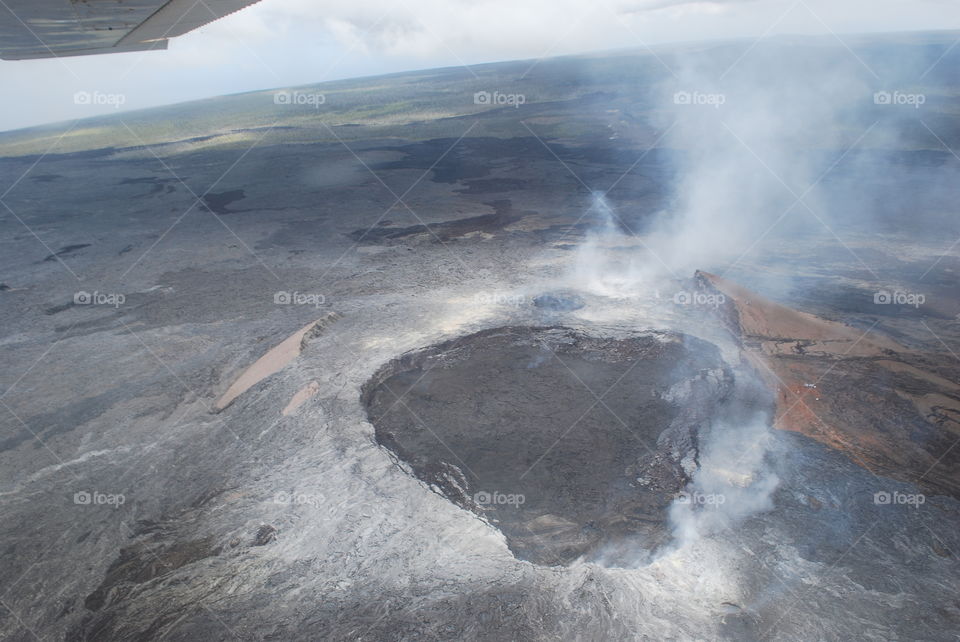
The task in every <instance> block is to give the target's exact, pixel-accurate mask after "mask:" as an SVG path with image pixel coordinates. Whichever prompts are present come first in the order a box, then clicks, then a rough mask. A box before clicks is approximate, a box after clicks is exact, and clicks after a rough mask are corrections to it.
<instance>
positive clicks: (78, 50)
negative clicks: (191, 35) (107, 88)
mask: <svg viewBox="0 0 960 642" xmlns="http://www.w3.org/2000/svg"><path fill="white" fill-rule="evenodd" d="M259 1H260V0H0V58H2V59H3V60H29V59H33V58H57V57H64V56H86V55H91V54H103V53H116V52H122V51H147V50H151V49H166V48H167V40H168V39H169V38H173V37H175V36H180V35H183V34H185V33H187V32H188V31H193V30H194V29H197V28H199V27H202V26H203V25H205V24H208V23H210V22H213V21H214V20H217V19H219V18H222V17H223V16H226V15H228V14H231V13H233V12H235V11H238V10H240V9H243V8H244V7H248V6H250V5H252V4H256V3H257V2H259Z"/></svg>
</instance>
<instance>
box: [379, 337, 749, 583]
mask: <svg viewBox="0 0 960 642" xmlns="http://www.w3.org/2000/svg"><path fill="white" fill-rule="evenodd" d="M730 379H731V378H730V375H729V373H728V372H727V371H726V370H725V369H724V368H723V364H722V361H721V359H720V356H719V354H718V351H717V350H716V348H715V347H714V346H712V345H710V344H708V343H705V342H703V341H700V340H698V339H693V338H691V337H687V336H684V335H677V334H669V333H657V334H646V335H641V336H636V337H629V338H599V337H591V336H586V335H584V334H581V333H579V332H576V331H574V330H571V329H566V328H526V327H508V328H499V329H494V330H487V331H484V332H480V333H477V334H472V335H469V336H465V337H462V338H458V339H455V340H452V341H449V342H446V343H442V344H439V345H436V346H432V347H429V348H426V349H423V350H421V351H418V352H415V353H410V354H407V355H404V356H403V357H401V358H399V359H397V360H395V361H392V362H390V363H388V364H387V365H386V366H384V367H383V368H382V369H381V370H380V372H379V373H378V374H377V375H376V376H375V377H374V378H373V379H372V380H371V381H370V382H369V383H368V384H367V385H366V387H365V390H364V402H365V405H366V407H367V409H368V412H369V416H370V419H371V422H372V423H373V425H374V427H375V430H376V438H377V441H378V442H379V443H380V444H381V445H383V446H385V447H387V448H388V449H390V450H391V451H392V452H393V453H394V454H396V455H397V457H399V458H400V459H401V460H402V461H404V462H406V464H407V465H408V466H409V469H411V470H412V471H413V473H414V474H415V475H416V476H417V477H418V478H419V479H420V480H422V481H424V482H425V483H427V484H429V485H430V486H431V487H433V488H434V489H436V490H438V491H439V492H441V493H442V494H443V495H444V496H445V497H447V499H449V500H450V501H452V502H454V503H456V504H457V505H459V506H461V507H463V508H465V509H467V510H470V511H473V512H474V513H476V514H477V515H481V516H483V517H484V518H485V519H487V520H488V521H489V522H490V523H492V524H494V525H495V526H497V527H498V528H499V529H500V530H501V532H502V533H503V534H504V535H505V536H506V538H507V543H508V545H509V546H510V549H511V550H512V551H513V553H514V555H516V556H517V557H518V558H521V559H525V560H529V561H533V562H537V563H540V564H547V565H558V564H567V563H570V562H571V561H573V560H575V559H577V558H579V557H581V556H585V557H587V558H593V559H598V560H604V561H612V562H614V563H615V562H616V561H617V559H618V556H619V553H618V551H619V548H620V546H621V545H622V544H623V543H625V542H626V541H628V540H629V541H631V542H632V543H633V544H637V543H639V544H640V545H641V550H643V551H647V552H649V551H651V550H653V549H655V548H656V547H657V546H659V545H660V544H662V543H664V542H665V541H666V540H667V539H668V537H669V534H668V532H667V530H666V524H665V522H666V513H665V511H666V508H667V506H668V505H669V503H670V501H671V500H672V499H673V497H674V496H675V494H676V493H677V492H678V491H679V490H681V489H682V488H683V486H684V484H685V483H686V482H687V473H686V470H689V467H690V465H691V464H692V462H693V461H695V458H696V454H697V435H698V430H699V428H700V426H701V425H702V424H703V423H704V422H705V421H706V420H707V419H708V417H709V414H710V409H711V408H713V407H714V406H715V404H716V403H717V401H718V399H719V398H720V397H721V396H722V395H723V393H724V391H725V390H726V389H727V388H728V386H729V385H730V383H731V381H730ZM685 460H686V461H685ZM685 463H686V466H685V465H684V464H685Z"/></svg>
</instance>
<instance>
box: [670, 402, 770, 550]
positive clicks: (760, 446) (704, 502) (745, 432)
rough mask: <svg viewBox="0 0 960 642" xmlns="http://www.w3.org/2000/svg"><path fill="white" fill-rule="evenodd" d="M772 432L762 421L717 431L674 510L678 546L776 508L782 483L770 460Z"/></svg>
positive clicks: (723, 426)
mask: <svg viewBox="0 0 960 642" xmlns="http://www.w3.org/2000/svg"><path fill="white" fill-rule="evenodd" d="M770 439H771V428H770V427H769V426H768V424H767V420H766V417H765V416H764V415H760V414H758V415H755V416H754V417H752V418H750V419H749V420H748V421H746V422H745V423H742V424H738V423H729V422H727V421H722V422H719V423H717V424H716V425H714V426H713V427H712V428H711V430H710V432H709V433H708V435H707V438H706V444H705V446H704V448H703V449H702V451H701V454H700V468H699V469H698V470H697V471H696V472H695V473H694V474H693V479H692V481H691V482H690V484H689V485H688V487H687V490H686V492H684V493H683V494H682V495H681V496H680V497H679V498H678V499H676V500H674V502H673V504H672V505H671V506H670V523H671V526H672V528H673V535H674V540H675V541H674V544H675V546H676V547H678V548H682V547H684V546H686V545H688V544H691V543H693V542H695V541H696V540H698V539H699V538H701V537H704V536H708V535H712V534H715V533H718V532H722V531H725V530H728V529H731V528H733V527H734V526H735V525H736V524H737V523H738V522H740V521H741V520H743V519H744V518H747V517H750V516H751V515H754V514H757V513H760V512H762V511H766V510H770V509H771V508H773V499H772V495H773V492H774V490H776V487H777V484H778V483H779V479H778V477H777V475H776V474H774V473H773V472H771V471H770V470H769V469H768V466H767V463H766V461H765V460H766V457H767V453H768V450H769V445H770Z"/></svg>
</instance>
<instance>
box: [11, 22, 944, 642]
mask: <svg viewBox="0 0 960 642" xmlns="http://www.w3.org/2000/svg"><path fill="white" fill-rule="evenodd" d="M953 40H955V37H951V36H950V35H922V36H920V35H918V36H911V37H906V36H903V37H897V38H890V39H887V40H884V39H874V40H857V41H856V42H855V43H854V46H855V50H856V53H857V54H858V58H859V60H860V62H858V61H857V60H856V59H852V58H850V56H849V53H850V52H848V51H846V50H845V49H844V48H842V47H839V46H835V45H830V46H826V45H824V44H823V43H819V42H813V43H810V42H792V41H791V42H778V43H774V44H770V45H763V46H761V47H760V48H759V51H760V53H761V54H764V55H758V56H754V55H751V56H749V57H748V59H747V61H745V62H744V63H743V64H742V66H740V64H739V63H738V65H737V66H736V67H735V71H734V72H732V73H730V74H729V75H728V76H727V78H728V80H727V81H726V82H727V83H728V84H727V85H723V86H722V87H720V86H719V85H718V88H711V87H706V86H703V85H697V84H696V83H698V82H701V81H703V82H705V81H704V80H703V79H704V78H707V77H708V76H710V74H709V73H708V72H709V71H710V69H711V68H712V67H711V66H718V65H719V67H720V68H721V69H723V68H726V66H727V64H730V63H734V62H735V61H737V60H738V59H739V57H740V55H741V53H743V51H744V49H745V48H746V47H747V46H748V45H746V44H742V45H740V44H738V45H716V46H711V47H706V48H705V49H704V50H703V51H683V50H671V51H663V52H659V54H660V55H658V56H653V55H651V54H648V53H640V54H638V53H630V52H625V53H621V54H610V55H605V56H591V57H580V58H565V59H555V60H546V61H542V62H540V63H539V64H538V65H536V66H535V67H534V68H533V69H532V70H531V69H530V65H529V63H516V64H514V63H504V64H498V65H489V66H484V67H475V68H474V71H475V73H476V74H477V77H476V78H475V77H473V76H472V75H470V74H469V73H467V71H465V70H437V71H432V72H421V73H417V74H401V75H395V76H389V77H385V78H380V79H374V80H358V81H343V82H338V83H329V84H326V85H323V86H318V87H309V88H300V89H298V90H297V91H301V92H322V93H323V94H324V96H325V99H326V100H325V101H324V103H323V107H322V109H316V108H313V107H309V106H303V105H300V106H298V105H297V104H295V101H294V104H284V103H283V102H282V101H280V102H277V101H275V100H274V96H273V94H272V93H270V92H262V93H257V94H246V95H240V96H233V97H226V98H222V99H217V100H215V101H205V102H201V103H192V104H187V105H180V106H176V107H171V108H164V109H159V110H151V111H147V112H137V113H134V114H128V115H123V116H117V117H113V118H103V119H96V120H91V121H82V122H77V123H70V124H65V125H62V126H51V127H45V128H35V129H32V130H24V131H21V132H12V133H8V134H3V135H0V175H2V177H3V183H2V186H0V189H2V190H3V191H2V192H0V193H2V194H3V196H2V198H0V200H2V203H3V205H4V207H3V208H2V216H3V218H2V229H3V235H2V243H3V250H4V251H3V253H2V254H0V282H2V287H0V301H2V306H0V328H2V337H0V341H2V344H3V348H4V350H3V354H4V366H5V367H4V368H2V369H0V385H2V391H0V404H2V406H3V408H0V416H2V420H0V426H2V433H0V468H2V471H3V474H2V476H0V516H2V520H0V559H2V563H0V579H2V582H0V636H2V637H3V638H4V639H11V640H30V639H51V640H53V639H66V640H154V639H166V640H196V639H209V640H232V639H257V640H261V639H262V640H319V639H330V640H414V639H416V640H451V639H464V640H509V639H516V640H527V639H530V640H546V639H565V640H566V639H569V640H600V639H651V640H652V639H656V640H661V639H676V640H694V639H696V640H700V639H729V640H850V639H869V640H890V639H900V640H955V639H957V635H958V632H960V601H958V598H957V596H958V595H960V563H958V558H957V556H958V555H960V535H958V533H960V528H958V527H960V504H958V501H957V495H956V492H955V489H956V488H957V482H958V480H957V477H956V466H957V453H956V448H955V447H954V446H955V444H956V439H957V438H958V437H960V429H958V425H960V424H958V414H957V411H956V408H957V407H958V404H960V392H958V391H957V382H958V381H960V359H958V358H957V353H958V352H960V323H958V321H957V317H956V315H957V314H958V313H960V289H958V288H957V271H958V270H960V260H958V258H957V250H956V245H955V244H953V243H954V240H955V239H957V238H958V237H960V225H958V220H960V219H958V218H957V216H956V212H957V210H956V207H957V206H956V203H957V202H960V193H958V191H960V187H958V186H960V182H958V181H957V180H956V178H957V175H958V169H960V158H958V157H957V156H956V155H955V154H954V153H952V152H951V151H950V149H960V128H958V127H957V120H956V113H955V105H954V102H953V98H952V97H953V96H955V93H956V90H957V88H958V87H960V79H958V78H957V72H956V69H957V68H958V66H957V63H958V62H960V58H958V56H960V50H957V49H952V48H951V47H950V44H951V42H953ZM891 51H895V52H897V54H898V55H897V56H896V57H895V60H893V59H892V58H891V56H890V52H891ZM908 59H909V60H910V61H911V63H910V65H907V64H906V63H905V62H904V60H908ZM757 61H762V62H757ZM798 61H803V62H802V64H801V63H800V62H798ZM861 62H862V63H863V64H866V65H869V66H870V67H871V68H875V69H876V70H877V71H878V73H879V74H880V75H882V76H884V78H885V79H888V80H889V83H906V80H905V79H908V78H909V79H912V82H913V83H914V84H913V85H911V86H909V87H908V86H907V85H905V84H898V85H896V86H897V87H903V88H902V89H898V90H897V91H908V90H909V91H913V92H922V93H923V95H924V96H925V97H926V100H925V102H924V104H923V106H922V109H916V108H914V106H912V105H898V104H895V103H894V104H887V103H884V102H883V101H882V100H881V101H880V102H877V101H876V100H875V98H874V93H875V92H882V91H887V90H888V89H890V90H892V89H893V87H894V84H889V85H887V86H880V85H877V83H876V81H875V80H874V79H872V77H871V76H870V74H867V73H866V71H865V70H864V69H862V68H860V67H861V64H860V63H861ZM725 63H726V64H725ZM818 64H822V65H824V68H830V69H835V70H837V69H839V71H838V72H837V73H838V75H839V77H843V78H844V80H845V81H847V82H845V83H843V87H844V91H845V92H847V93H845V94H844V97H845V98H844V100H842V101H840V102H839V104H838V105H836V106H834V107H833V108H831V109H830V110H829V113H826V111H827V110H826V109H825V108H824V109H820V108H815V107H816V105H819V104H821V103H823V101H824V100H825V99H824V96H823V95H820V96H817V95H812V96H807V98H802V96H803V95H804V94H802V92H799V91H798V90H797V88H796V87H795V86H794V85H792V84H791V85H786V86H780V85H778V84H777V82H776V79H777V77H776V76H775V75H770V76H769V78H767V81H768V82H767V83H766V85H765V86H768V88H769V91H771V92H773V94H761V95H760V98H769V97H770V96H771V95H774V94H776V92H777V91H781V94H779V95H780V97H781V98H782V100H783V102H781V103H777V104H776V105H773V106H771V105H770V104H763V105H761V106H762V109H761V107H758V106H757V105H758V104H759V103H761V102H763V101H758V100H750V99H751V98H757V97H756V96H755V95H753V94H751V93H750V92H748V91H746V89H745V87H746V86H747V79H748V78H756V77H758V74H760V76H759V77H764V76H762V73H763V72H770V73H771V74H772V70H775V69H776V68H777V66H778V65H779V66H781V67H782V68H784V69H792V70H796V69H798V68H802V69H808V68H813V69H815V70H816V69H819V68H818V67H817V65H818ZM751 65H752V67H751ZM931 65H933V66H931ZM665 66H666V68H665ZM731 68H732V67H731ZM915 68H916V69H920V70H921V71H922V70H923V69H927V68H929V69H930V70H931V71H929V72H928V73H926V74H924V75H923V78H922V80H918V78H919V76H920V74H919V73H913V70H914V69H915ZM670 69H675V70H676V73H675V74H671V73H668V71H669V70H670ZM741 70H742V71H741ZM748 70H750V71H749V72H748ZM527 72H529V73H527ZM738 74H741V75H740V76H738ZM751 74H752V75H751ZM843 74H846V75H843ZM678 78H679V79H680V82H679V84H678V82H676V80H677V79H678ZM801 78H802V76H801ZM800 84H803V83H800ZM811 86H812V85H811V84H809V83H807V84H806V85H805V87H806V89H807V90H808V91H809V90H810V87H811ZM714 89H716V92H720V93H711V92H712V91H714ZM721 89H724V90H725V91H727V92H728V93H722V92H721ZM495 91H497V92H502V93H514V94H515V93H520V94H523V95H524V96H525V101H524V102H523V104H522V105H520V106H519V107H514V106H512V105H498V104H497V103H496V102H495V101H493V102H489V101H488V102H484V101H479V102H477V101H475V98H474V96H475V94H476V93H477V92H495ZM697 92H701V94H702V95H708V96H709V95H714V96H715V98H714V99H713V100H712V102H711V101H709V100H708V101H705V102H703V104H699V103H698V100H699V98H697ZM704 92H705V93H704ZM813 93H815V92H813ZM717 95H723V96H724V102H723V104H722V105H717V104H716V103H717V102H718V100H717V99H716V96H717ZM894 95H895V94H892V93H891V96H894ZM685 97H686V98H685ZM891 100H893V99H891ZM738 101H739V102H738ZM314 102H316V101H314ZM775 107H778V108H779V111H777V110H776V109H775ZM758 113H763V114H769V113H779V114H781V116H782V118H783V120H780V119H778V118H773V117H770V118H768V119H767V121H764V120H763V119H761V118H758V116H757V114H758ZM788 122H792V123H793V125H792V126H789V127H788V125H787V124H786V123H788ZM790 127H792V128H790ZM893 134H896V135H893ZM721 135H722V136H723V137H725V138H723V139H721V138H720V136H721ZM732 150H737V151H736V152H734V151H732ZM797 167H803V168H804V172H797V171H793V170H794V169H795V168H797ZM707 188H710V189H707ZM805 190H806V191H805ZM791 203H792V204H791ZM671 222H672V223H674V224H671ZM744 239H747V241H746V242H744ZM951 244H953V245H951ZM695 269H703V270H706V271H709V272H712V273H716V274H718V275H721V276H723V277H724V278H725V279H728V280H730V281H731V282H736V283H738V284H739V286H742V287H743V288H745V289H746V290H745V291H746V292H748V293H749V292H756V293H757V294H756V297H757V298H756V299H753V298H752V296H753V295H751V294H744V293H743V292H741V291H740V290H737V293H736V294H732V292H733V290H731V289H729V288H727V289H724V288H723V287H720V286H717V288H718V289H714V288H712V287H711V286H710V285H709V284H707V283H705V282H704V280H703V279H702V278H700V279H697V278H694V270H695ZM919 295H922V298H923V300H922V301H920V298H919ZM761 298H762V299H763V301H764V302H763V303H762V304H761ZM767 301H773V302H776V303H777V304H780V305H782V306H789V307H790V308H793V309H795V310H799V311H801V312H800V313H798V314H800V315H801V316H791V314H792V313H787V312H784V311H783V310H782V309H781V308H776V307H774V305H773V304H771V303H767ZM734 303H735V305H733V304H734ZM804 314H805V315H808V316H802V315H804ZM838 328H843V329H844V330H843V331H842V332H841V331H840V330H838ZM848 332H853V333H854V334H853V335H852V336H851V335H849V334H848ZM867 347H869V350H867V349H866V348H867ZM807 374H809V375H810V376H809V377H808V378H809V379H812V380H808V379H807V378H804V376H806V375H807ZM790 376H793V377H795V380H794V379H790V378H789V377H790ZM778 377H779V379H778ZM884 392H889V394H888V395H884V394H883V393H884ZM817 404H822V405H817ZM797 409H800V410H804V413H805V414H803V416H802V417H800V418H799V419H797V420H796V421H795V422H792V420H793V418H794V414H792V413H794V412H795V411H796V410H797ZM806 411H809V413H806ZM821 418H823V419H821ZM821 424H823V425H821ZM898 453H899V454H902V457H899V456H898Z"/></svg>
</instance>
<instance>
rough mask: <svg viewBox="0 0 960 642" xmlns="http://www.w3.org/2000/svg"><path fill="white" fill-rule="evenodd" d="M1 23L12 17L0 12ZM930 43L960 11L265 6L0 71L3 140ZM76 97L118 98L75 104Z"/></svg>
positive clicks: (875, 5)
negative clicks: (892, 42)
mask: <svg viewBox="0 0 960 642" xmlns="http://www.w3.org/2000/svg"><path fill="white" fill-rule="evenodd" d="M0 4H5V3H2V0H0ZM2 19H12V18H10V17H9V14H8V13H7V12H5V11H0V20H2ZM926 30H960V2H957V0H709V1H695V0H369V1H366V0H354V1H352V2H345V1H343V0H340V1H337V2H330V1H327V0H262V1H261V2H260V3H259V4H257V5H254V6H252V7H249V8H247V9H244V10H242V11H240V12H238V13H236V14H233V15H231V16H228V17H226V18H224V19H222V20H219V21H217V22H215V23H212V24H210V25H208V26H206V27H204V28H202V29H199V30H197V31H194V32H191V33H189V34H186V35H184V36H181V37H179V38H175V39H173V40H171V41H170V47H169V49H168V50H166V51H153V52H135V53H123V54H110V55H102V56H86V57H77V58H60V59H51V60H32V61H17V62H9V61H0V82H2V85H0V86H2V87H3V95H4V97H5V100H3V101H0V131H2V130H11V129H19V128H22V127H28V126H33V125H39V124H44V123H50V122H57V121H65V120H73V119H76V118H84V117H88V116H94V115H99V114H107V113H115V112H118V111H128V110H132V109H142V108H145V107H153V106H157V105H167V104H173V103H178V102H183V101H187V100H195V99H200V98H209V97H212V96H220V95H224V94H231V93H238V92H243V91H253V90H260V89H272V88H277V87H290V86H296V85H303V84H310V83H316V82H321V81H325V80H336V79H342V78H352V77H358V76H370V75H377V74H383V73H391V72H397V71H406V70H414V69H429V68H435V67H447V66H455V65H471V64H479V63H485V62H496V61H502V60H515V59H537V58H546V57H551V56H558V55H564V54H572V53H583V52H590V51H602V50H606V49H621V48H631V47H640V48H643V47H648V46H656V45H663V44H667V43H671V42H687V41H697V40H716V39H730V38H752V39H756V38H760V37H768V36H775V35H783V34H810V35H814V34H816V35H825V36H827V37H829V38H834V39H835V38H839V39H841V40H842V39H843V38H844V36H846V35H847V34H857V33H874V32H894V31H926ZM958 36H960V34H958ZM78 92H88V93H91V94H93V93H95V92H99V93H100V94H101V95H106V96H118V97H120V98H118V99H114V100H112V101H107V104H77V103H76V101H75V100H74V95H75V94H77V93H78Z"/></svg>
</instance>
